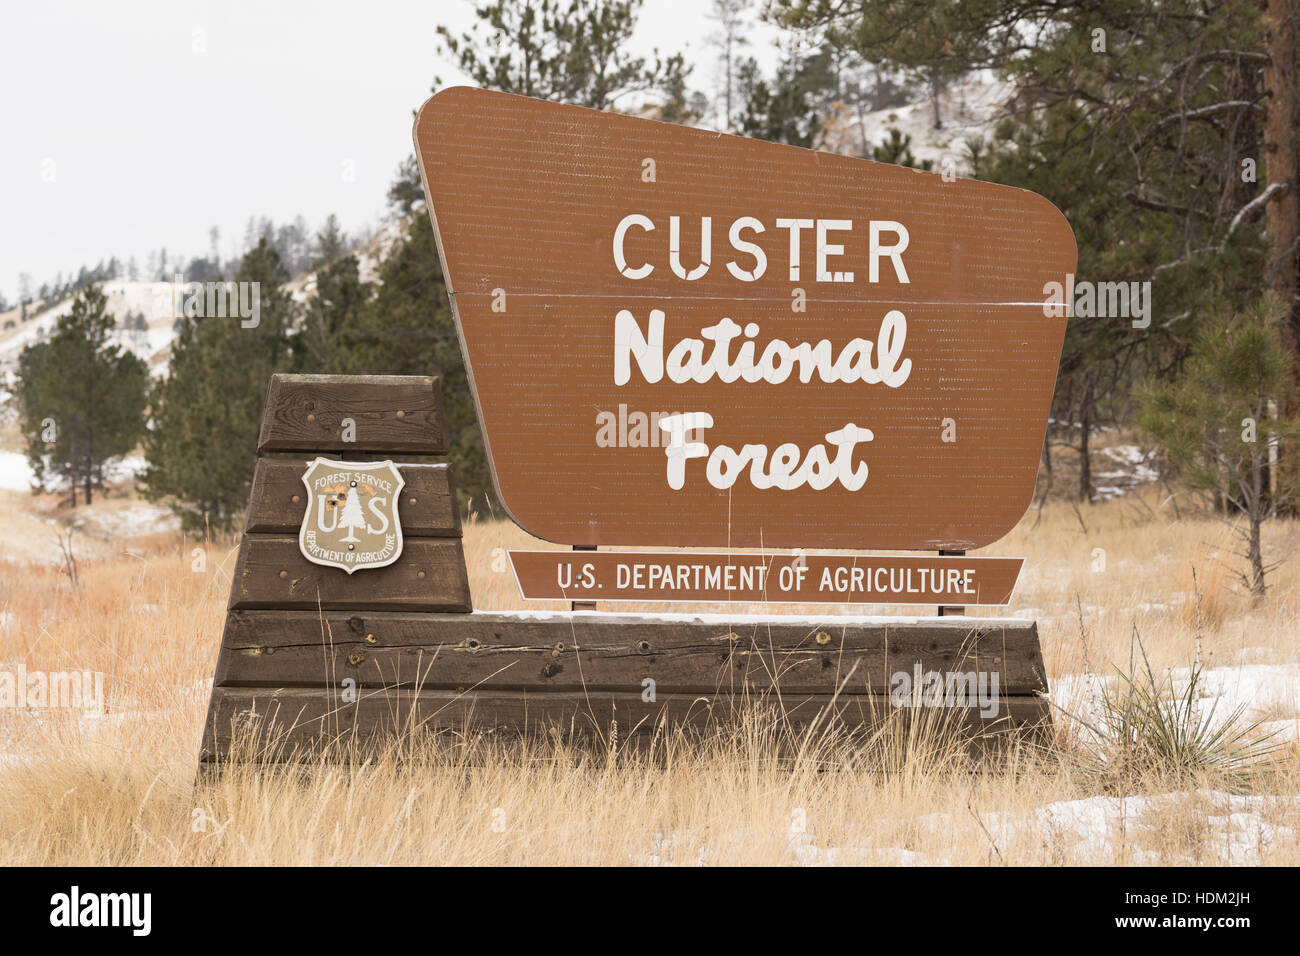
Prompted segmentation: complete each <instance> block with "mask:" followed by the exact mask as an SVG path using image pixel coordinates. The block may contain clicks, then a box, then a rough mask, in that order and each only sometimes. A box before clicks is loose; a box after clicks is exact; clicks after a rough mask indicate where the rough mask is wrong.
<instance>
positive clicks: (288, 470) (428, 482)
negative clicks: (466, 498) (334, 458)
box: [244, 458, 461, 538]
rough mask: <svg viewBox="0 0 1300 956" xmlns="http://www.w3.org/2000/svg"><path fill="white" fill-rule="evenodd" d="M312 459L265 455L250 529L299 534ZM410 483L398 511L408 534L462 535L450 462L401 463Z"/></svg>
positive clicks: (256, 480)
mask: <svg viewBox="0 0 1300 956" xmlns="http://www.w3.org/2000/svg"><path fill="white" fill-rule="evenodd" d="M308 464H309V463H308V462H305V461H286V460H284V459H277V458H261V459H259V460H258V462H257V470H256V471H255V472H254V474H253V491H252V494H251V495H250V496H249V501H248V519H247V522H246V524H245V527H244V530H245V531H252V532H257V533H283V534H297V533H298V529H299V528H300V527H301V526H302V517H303V513H304V512H305V510H306V508H307V495H306V493H305V492H306V489H304V488H303V484H302V476H303V473H304V472H305V471H306V470H307V466H308ZM397 470H398V471H399V472H400V473H401V475H402V478H403V479H404V480H405V481H406V486H405V487H404V488H403V489H402V496H401V501H400V503H399V505H398V512H399V514H400V517H401V519H402V534H403V535H404V536H405V537H407V538H417V537H434V538H459V537H460V535H461V524H460V508H459V506H458V505H457V503H456V491H455V488H454V487H453V485H452V478H451V467H450V466H449V465H401V466H399V467H398V469H397Z"/></svg>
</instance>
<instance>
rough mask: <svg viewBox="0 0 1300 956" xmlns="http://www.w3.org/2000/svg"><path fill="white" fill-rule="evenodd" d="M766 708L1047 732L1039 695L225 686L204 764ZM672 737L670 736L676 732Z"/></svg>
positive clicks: (802, 722) (829, 721) (847, 722)
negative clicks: (910, 703)
mask: <svg viewBox="0 0 1300 956" xmlns="http://www.w3.org/2000/svg"><path fill="white" fill-rule="evenodd" d="M754 710H761V711H763V712H765V713H767V714H769V715H771V716H772V717H773V718H775V719H776V720H778V721H780V722H781V723H782V724H784V725H785V726H787V727H788V728H789V729H791V730H793V731H796V732H797V731H800V730H804V729H806V728H808V727H810V726H815V727H823V726H828V725H833V726H841V727H845V726H846V727H848V728H873V727H879V726H881V725H882V724H883V723H884V722H885V721H887V720H890V719H893V720H895V721H897V722H898V726H899V728H900V729H905V728H906V727H907V726H908V724H909V723H915V722H918V721H925V722H927V724H928V725H929V726H930V727H934V728H940V727H943V728H947V729H949V730H950V731H951V732H953V733H954V735H957V734H960V735H961V736H962V737H965V738H967V739H969V738H971V737H974V736H983V735H990V734H997V735H1006V734H1008V733H1014V732H1024V733H1031V734H1037V733H1042V732H1043V731H1044V729H1045V728H1046V727H1047V726H1048V724H1047V721H1048V720H1049V715H1048V713H1047V708H1046V704H1045V703H1044V702H1043V701H1042V700H1040V699H1038V698H1034V697H1019V698H1007V699H1005V700H1004V701H1003V706H1002V707H1001V709H1000V711H999V713H998V714H997V715H996V716H982V715H981V714H980V712H979V711H978V710H976V709H974V708H963V709H957V708H949V709H944V708H924V707H905V708H894V707H891V706H890V704H889V701H888V699H887V698H880V697H870V696H861V695H856V696H853V695H840V696H838V697H836V696H834V695H829V694H801V695H785V696H782V697H781V698H779V699H778V698H777V697H775V696H773V695H768V696H765V697H756V698H749V699H745V698H740V697H730V696H727V695H717V696H712V697H710V696H703V695H693V694H660V695H657V697H656V699H654V700H646V699H645V697H644V695H643V694H641V693H636V692H634V693H612V694H611V693H585V694H584V693H556V692H540V693H517V692H492V691H473V692H466V693H458V692H455V691H432V690H423V691H412V690H397V689H388V688H380V689H363V690H360V691H357V692H355V693H354V692H352V691H345V689H343V688H334V689H319V688H246V687H218V688H215V689H214V690H213V694H212V706H211V709H210V711H209V715H208V722H207V726H206V727H205V732H204V741H203V748H202V751H201V759H202V760H204V761H209V762H210V761H214V760H220V759H222V758H224V757H227V756H230V755H231V750H232V741H236V740H238V741H239V742H238V743H236V744H235V750H236V753H235V755H236V756H238V757H240V758H241V759H244V760H258V759H270V760H286V759H291V758H292V757H293V756H294V753H293V750H294V748H298V747H311V746H313V745H316V744H319V743H322V742H332V741H337V740H344V739H352V740H355V741H357V742H366V741H369V740H373V739H374V738H377V737H383V736H389V735H394V734H411V735H415V734H417V733H419V732H422V731H451V732H470V733H474V732H478V733H482V732H491V731H510V732H515V733H547V732H551V731H559V732H560V733H561V734H562V735H564V736H566V737H568V736H581V735H591V734H596V735H601V736H605V735H608V734H609V733H610V731H611V729H612V728H613V727H614V724H615V722H617V729H618V735H619V738H620V739H627V738H629V737H637V736H640V737H645V736H648V735H651V734H654V733H655V732H656V731H658V732H660V733H662V732H663V727H662V726H661V722H664V723H666V724H667V726H668V727H669V728H677V727H683V728H687V729H689V730H704V729H706V728H709V727H710V726H717V725H718V724H720V723H722V722H726V721H730V720H734V719H735V718H736V717H738V716H740V715H742V714H745V713H748V712H752V711H754ZM669 732H671V731H669Z"/></svg>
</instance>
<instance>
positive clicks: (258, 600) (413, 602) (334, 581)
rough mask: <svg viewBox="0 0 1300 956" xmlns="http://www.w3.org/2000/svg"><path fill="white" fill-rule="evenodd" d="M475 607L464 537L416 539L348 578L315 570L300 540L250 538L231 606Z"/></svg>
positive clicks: (317, 567) (332, 570)
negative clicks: (383, 562) (382, 563)
mask: <svg viewBox="0 0 1300 956" xmlns="http://www.w3.org/2000/svg"><path fill="white" fill-rule="evenodd" d="M471 607H472V604H471V602H470V593H469V580H468V578H467V577H466V574H465V554H464V551H463V550H462V548H461V543H460V540H459V539H451V538H413V539H412V540H410V541H407V542H406V546H405V548H404V549H403V551H402V556H401V557H400V558H399V559H398V560H397V562H396V563H394V564H390V565H389V566H388V567H386V568H376V569H370V570H361V571H357V572H355V573H354V574H348V573H347V572H345V571H341V570H339V569H338V568H329V567H323V566H321V565H319V564H313V563H312V562H310V561H308V560H307V559H306V558H304V557H303V556H302V552H301V551H299V549H298V538H297V537H296V536H290V535H263V534H245V535H244V540H243V542H242V543H241V544H240V546H239V561H238V563H237V565H236V566H235V576H234V580H233V581H232V582H231V592H230V608H231V609H232V610H248V609H253V608H284V609H290V610H316V609H317V608H323V609H326V610H338V609H349V608H358V609H371V610H393V611H397V610H402V611H468V610H470V609H471Z"/></svg>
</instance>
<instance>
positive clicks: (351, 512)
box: [339, 488, 366, 542]
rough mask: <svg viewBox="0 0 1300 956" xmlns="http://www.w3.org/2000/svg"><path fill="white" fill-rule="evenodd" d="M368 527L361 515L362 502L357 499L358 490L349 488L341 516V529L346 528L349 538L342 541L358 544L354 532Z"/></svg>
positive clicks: (358, 539)
mask: <svg viewBox="0 0 1300 956" xmlns="http://www.w3.org/2000/svg"><path fill="white" fill-rule="evenodd" d="M365 526H366V519H365V516H364V515H362V514H361V501H360V500H359V499H358V498H357V489H356V488H349V489H348V496H347V498H346V500H345V501H344V502H343V513H342V514H341V515H339V527H340V528H346V529H347V531H348V533H347V536H346V537H344V538H343V539H342V540H343V541H347V542H357V541H360V540H361V539H360V538H358V537H357V536H356V535H355V534H354V532H355V531H356V529H357V528H364V527H365Z"/></svg>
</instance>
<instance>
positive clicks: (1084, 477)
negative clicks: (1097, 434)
mask: <svg viewBox="0 0 1300 956" xmlns="http://www.w3.org/2000/svg"><path fill="white" fill-rule="evenodd" d="M1091 438H1092V376H1091V375H1089V376H1088V377H1087V380H1086V381H1085V383H1084V386H1083V401H1082V402H1080V404H1079V500H1080V501H1091V500H1092V455H1091V453H1090V451H1089V448H1088V445H1089V440H1090V439H1091Z"/></svg>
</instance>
